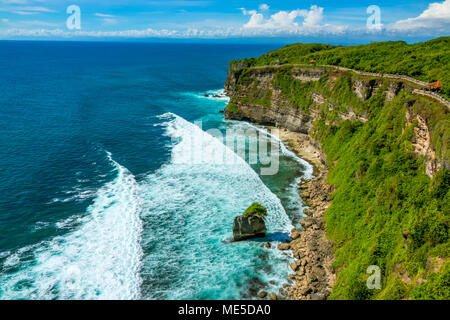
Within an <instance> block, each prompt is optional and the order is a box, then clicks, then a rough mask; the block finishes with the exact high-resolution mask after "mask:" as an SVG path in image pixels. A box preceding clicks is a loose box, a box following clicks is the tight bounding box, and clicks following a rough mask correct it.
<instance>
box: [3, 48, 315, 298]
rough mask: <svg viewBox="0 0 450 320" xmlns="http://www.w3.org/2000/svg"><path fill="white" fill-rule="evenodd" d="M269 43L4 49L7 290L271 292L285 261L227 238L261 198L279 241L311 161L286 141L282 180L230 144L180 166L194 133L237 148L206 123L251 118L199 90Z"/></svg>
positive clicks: (103, 294)
mask: <svg viewBox="0 0 450 320" xmlns="http://www.w3.org/2000/svg"><path fill="white" fill-rule="evenodd" d="M275 48H276V47H275V46H267V45H230V44H228V45H219V44H154V43H83V42H0V168H1V170H0V299H240V298H246V297H250V296H249V289H250V288H251V287H252V286H254V285H255V283H258V282H257V281H256V280H255V278H257V279H260V280H262V281H264V282H266V283H268V282H269V281H270V280H273V281H275V283H276V284H275V285H271V286H272V287H273V288H266V290H274V291H275V290H276V291H277V290H278V288H279V287H280V286H281V285H282V284H283V283H284V282H286V279H287V275H288V272H289V266H288V263H289V260H290V257H289V256H285V255H282V254H281V253H279V252H278V251H277V250H274V249H266V248H265V247H264V243H265V242H264V241H265V240H261V241H246V242H242V243H230V242H229V239H230V238H231V236H232V232H231V226H232V222H233V218H234V217H235V216H236V215H239V214H241V213H242V211H243V210H245V208H246V207H247V206H248V205H250V204H251V203H252V202H253V201H259V202H261V203H263V204H264V205H265V206H266V207H267V208H268V209H269V217H268V220H269V223H268V225H269V232H270V233H271V234H272V237H273V239H279V237H282V235H283V233H284V234H287V232H288V231H289V230H290V228H292V225H293V224H295V223H296V221H298V219H299V218H300V217H301V215H300V212H301V210H302V204H301V200H300V198H299V197H298V195H297V193H296V188H295V182H296V181H297V179H298V177H299V176H300V174H301V173H302V172H306V173H307V174H310V173H309V172H310V169H311V168H310V167H308V166H305V165H304V163H302V162H301V161H300V160H299V159H296V158H295V157H294V156H293V155H292V154H291V153H290V152H289V151H288V150H286V149H284V152H283V153H282V158H281V163H280V170H279V173H278V174H277V175H276V176H259V175H258V173H259V170H258V169H259V168H260V166H261V165H260V164H252V165H251V166H250V165H248V164H247V163H246V162H245V161H244V160H242V159H241V158H239V157H237V156H236V155H235V154H234V153H233V152H231V153H232V154H230V156H231V157H237V160H236V162H235V164H234V165H233V166H231V167H230V166H224V165H220V164H217V163H215V162H214V161H212V160H211V161H206V163H203V164H202V165H197V164H193V163H190V162H189V161H185V160H186V159H185V158H186V155H187V154H192V151H193V148H194V153H195V148H196V146H195V143H194V144H193V143H192V141H197V140H196V139H198V138H199V137H200V138H202V139H203V141H204V142H205V143H206V144H207V145H208V146H211V147H212V148H213V149H214V150H215V151H214V152H215V153H220V152H224V153H227V152H228V153H229V152H230V151H229V150H228V149H226V148H225V147H224V145H223V144H222V143H221V142H220V140H217V139H214V138H213V137H212V136H210V135H209V134H207V133H205V132H204V131H205V130H207V129H212V128H213V129H219V130H221V131H222V132H225V130H226V129H229V128H236V127H242V126H243V127H245V128H248V127H249V125H247V124H245V123H235V122H227V121H224V119H223V115H222V114H220V113H219V111H220V110H223V108H224V107H225V106H226V103H227V99H226V98H221V99H215V98H206V97H204V93H206V92H209V93H217V92H220V91H219V90H220V89H222V88H223V84H224V82H225V79H226V73H227V68H228V62H229V61H230V60H232V59H240V58H245V57H252V56H258V55H261V54H263V53H265V52H267V51H268V50H271V49H275ZM199 120H201V121H202V129H203V130H202V129H200V128H199V127H198V126H196V125H194V124H193V123H194V122H196V121H199ZM247 151H248V150H247ZM305 170H306V171H305ZM277 237H278V238H277Z"/></svg>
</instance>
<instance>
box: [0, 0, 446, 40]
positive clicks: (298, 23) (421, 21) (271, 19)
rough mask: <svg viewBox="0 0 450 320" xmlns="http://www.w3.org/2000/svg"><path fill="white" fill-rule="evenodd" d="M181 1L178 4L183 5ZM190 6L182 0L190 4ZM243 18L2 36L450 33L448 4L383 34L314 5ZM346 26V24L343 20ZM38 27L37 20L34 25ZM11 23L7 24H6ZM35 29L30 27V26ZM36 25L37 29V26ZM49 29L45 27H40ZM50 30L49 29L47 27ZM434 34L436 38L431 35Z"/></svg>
mask: <svg viewBox="0 0 450 320" xmlns="http://www.w3.org/2000/svg"><path fill="white" fill-rule="evenodd" d="M5 1H6V2H9V3H14V2H16V3H21V4H23V3H24V2H26V0H3V2H5ZM181 2H183V1H180V3H181ZM187 2H188V1H184V3H187ZM189 3H190V4H196V5H203V4H204V3H206V2H204V1H191V2H189ZM17 8H21V11H22V12H23V13H24V14H34V13H43V12H54V10H52V9H48V8H45V7H23V5H22V6H21V7H17ZM25 9H27V10H25ZM240 10H241V12H242V14H243V16H245V17H248V20H247V21H246V22H245V23H243V24H242V23H241V24H237V23H236V24H234V25H230V26H225V27H223V26H222V27H217V26H216V27H207V26H202V27H198V28H188V27H184V28H183V27H180V28H178V29H171V28H161V29H158V28H143V29H129V30H115V31H114V30H113V31H105V30H77V31H70V30H63V29H45V28H39V29H28V28H22V27H15V28H10V29H7V30H4V31H3V32H2V31H0V37H7V38H8V37H61V38H76V37H96V38H112V37H118V38H205V39H208V38H211V39H223V38H246V37H250V38H251V37H272V38H273V37H294V36H336V35H340V36H346V35H348V36H360V37H363V36H365V35H368V36H369V35H372V36H373V35H374V33H378V34H379V35H380V36H383V35H386V36H408V35H411V34H414V36H418V35H419V34H423V35H429V34H436V36H438V35H448V30H450V0H445V1H443V2H435V3H431V4H429V6H428V8H427V9H426V10H424V11H423V12H422V13H421V14H420V15H418V16H417V17H413V18H408V19H404V20H399V21H397V22H394V23H391V24H388V25H383V27H382V28H381V29H380V30H377V31H374V30H370V29H368V28H367V27H365V26H364V27H351V26H349V25H345V24H337V23H334V24H329V23H324V21H326V12H325V10H324V8H322V7H319V6H317V5H312V6H310V7H309V8H307V9H294V10H290V11H286V10H280V11H276V10H271V8H270V6H269V5H268V4H265V3H262V4H260V5H259V6H258V9H256V10H247V9H245V8H241V9H240ZM92 15H93V16H95V17H98V18H100V19H101V20H102V21H103V23H104V24H105V25H106V24H108V25H114V24H117V23H118V19H116V18H117V16H116V15H113V14H106V13H99V12H97V13H94V14H92ZM344 21H345V20H344ZM34 22H36V20H35V21H34ZM5 24H7V22H5ZM28 25H32V23H28ZM36 25H37V24H36ZM41 26H43V27H44V26H45V24H41ZM48 26H50V24H49V25H48ZM433 32H434V33H433Z"/></svg>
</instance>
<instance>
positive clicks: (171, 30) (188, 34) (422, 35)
mask: <svg viewBox="0 0 450 320" xmlns="http://www.w3.org/2000/svg"><path fill="white" fill-rule="evenodd" d="M69 5H76V6H78V7H79V8H80V13H81V15H80V17H81V20H80V21H81V24H80V29H69V28H68V27H67V24H66V20H67V18H68V17H69V16H70V14H67V13H66V9H67V7H68V6H69ZM371 5H376V6H378V7H379V8H380V14H381V15H380V17H381V20H380V21H379V24H377V25H376V26H377V28H368V27H367V19H368V18H369V16H370V14H368V13H367V8H368V7H369V6H371ZM373 23H377V21H372V26H373ZM448 30H450V0H441V1H423V0H418V1H404V0H391V1H386V0H370V1H367V0H350V1H336V0H333V1H323V0H312V1H304V0H300V1H298V0H297V1H292V0H286V1H268V0H262V1H253V0H246V1H237V0H228V1H214V0H205V1H204V0H195V1H194V0H168V1H144V0H129V1H124V0H97V1H92V0H71V1H65V0H0V39H24V38H27V39H28V38H32V39H34V38H35V39H89V38H92V39H114V40H117V39H155V38H156V39H222V40H226V39H240V40H241V41H245V40H249V41H251V40H252V39H267V40H273V39H291V40H292V41H301V40H302V39H303V40H308V39H311V40H330V39H341V41H346V40H347V41H349V42H351V41H353V40H354V41H360V42H369V41H371V40H387V39H404V40H407V41H408V40H409V41H415V40H416V39H427V38H433V37H437V36H443V35H444V36H445V35H449V32H448ZM356 39H359V40H356Z"/></svg>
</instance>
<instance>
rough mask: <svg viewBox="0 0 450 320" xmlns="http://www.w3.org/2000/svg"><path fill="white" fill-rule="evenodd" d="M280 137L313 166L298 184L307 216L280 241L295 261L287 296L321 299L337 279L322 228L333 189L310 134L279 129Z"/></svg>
mask: <svg viewBox="0 0 450 320" xmlns="http://www.w3.org/2000/svg"><path fill="white" fill-rule="evenodd" d="M279 138H280V139H281V140H283V141H285V142H287V143H288V144H289V146H290V147H291V148H292V149H293V151H294V152H295V153H296V154H297V155H298V156H300V157H301V158H302V159H304V160H306V161H308V162H309V163H311V164H312V165H313V166H314V176H315V177H314V178H313V179H311V180H309V181H304V180H302V182H301V183H300V185H299V192H300V195H301V197H302V199H303V201H304V203H305V204H306V205H307V206H308V207H310V208H311V209H305V214H306V215H307V217H306V218H305V219H304V220H303V221H302V222H301V225H302V227H303V230H295V229H294V230H292V233H291V238H292V241H291V242H290V243H282V244H280V245H279V246H278V249H280V250H291V251H292V253H293V256H294V258H295V259H296V261H295V262H293V263H291V269H292V270H293V271H294V272H295V273H293V274H291V275H290V278H291V280H294V281H295V282H294V284H293V285H292V286H291V287H290V288H287V290H286V292H287V296H288V298H290V299H293V300H322V299H326V298H327V297H328V295H329V294H330V293H331V290H332V288H333V285H334V283H335V281H336V275H335V273H334V270H333V268H332V263H333V262H334V254H333V250H332V243H331V241H329V240H327V238H326V232H325V221H324V213H325V211H326V209H327V208H328V207H329V206H330V204H331V201H330V200H329V199H328V196H329V195H330V194H331V193H332V192H333V189H332V187H331V186H330V185H328V184H327V183H326V177H327V174H328V171H327V167H326V162H325V154H324V153H323V152H322V150H321V149H320V146H319V144H318V143H316V142H315V141H314V140H313V139H312V138H311V137H310V136H308V135H306V134H302V133H297V132H291V131H289V130H286V129H280V131H279Z"/></svg>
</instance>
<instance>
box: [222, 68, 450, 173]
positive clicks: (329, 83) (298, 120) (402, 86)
mask: <svg viewBox="0 0 450 320" xmlns="http://www.w3.org/2000/svg"><path fill="white" fill-rule="evenodd" d="M280 75H282V76H283V79H282V80H281V81H280V80H279V79H277V78H280ZM289 79H291V80H292V83H298V85H297V86H289V85H286V81H289ZM283 81H284V83H283ZM302 84H303V85H302ZM283 86H284V87H283ZM402 90H403V91H404V92H407V93H408V94H411V95H413V94H414V91H415V89H414V87H412V86H411V84H410V83H409V82H407V81H403V80H402V79H396V80H389V79H386V78H377V77H373V76H372V77H369V76H364V75H361V74H355V73H352V71H343V70H335V69H330V68H314V67H310V68H306V67H305V68H302V67H295V66H292V67H291V66H264V67H248V66H247V65H246V64H245V62H244V61H235V62H232V63H230V67H229V71H228V77H227V81H226V83H225V91H226V93H227V95H228V96H229V97H230V98H231V99H230V104H229V105H228V107H227V108H226V109H225V116H226V118H227V119H233V120H248V121H251V122H255V123H258V124H261V125H270V126H276V127H281V128H285V129H287V130H290V131H293V132H299V133H303V134H309V133H311V130H312V129H313V125H314V121H316V120H318V119H325V122H326V124H332V125H336V124H338V123H339V122H341V121H344V120H350V121H355V120H357V121H361V122H367V120H368V116H369V114H370V112H371V110H370V109H371V107H373V105H374V104H376V103H378V104H379V103H380V102H379V100H380V97H382V99H383V101H382V102H383V103H388V102H390V101H392V100H393V99H394V98H395V97H396V96H397V95H399V93H400V92H402ZM298 93H300V95H301V98H302V99H300V100H301V101H300V105H299V101H296V99H295V98H294V99H293V96H294V97H295V95H296V94H298ZM415 96H418V95H417V94H416V95H415ZM297 100H298V99H297ZM375 100H377V101H375ZM426 101H430V99H428V100H427V99H425V102H424V100H423V99H422V100H420V99H417V100H410V101H409V102H408V109H407V112H406V113H405V119H406V121H407V123H408V124H410V123H411V121H410V119H411V117H415V118H416V119H422V120H423V121H422V122H420V124H421V128H422V129H420V132H423V134H422V136H423V135H425V136H428V137H430V138H429V139H426V138H423V137H420V136H418V135H417V134H416V137H417V139H415V142H414V148H415V150H416V154H417V156H422V155H423V156H425V160H426V167H427V174H428V175H429V176H430V177H433V175H434V174H435V173H436V171H437V170H438V169H439V168H441V167H445V168H447V169H449V168H450V164H449V159H448V155H447V154H445V152H443V150H444V149H446V148H436V147H434V146H433V144H432V141H431V135H432V132H431V129H430V125H429V124H428V122H427V121H432V119H431V118H430V117H429V115H427V114H426V113H427V112H426V110H422V111H424V112H420V111H419V112H416V114H414V115H412V114H411V110H414V109H416V110H417V109H420V105H421V104H422V105H423V104H424V103H425V104H426ZM302 103H303V104H302ZM416 103H417V105H418V106H419V108H417V106H414V104H416ZM434 103H435V102H434ZM438 104H439V103H438ZM408 110H409V111H408ZM324 112H325V113H328V114H332V117H324V115H323V113H324ZM413 113H414V112H413ZM427 118H428V119H427ZM434 149H440V150H441V153H440V154H436V150H434Z"/></svg>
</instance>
